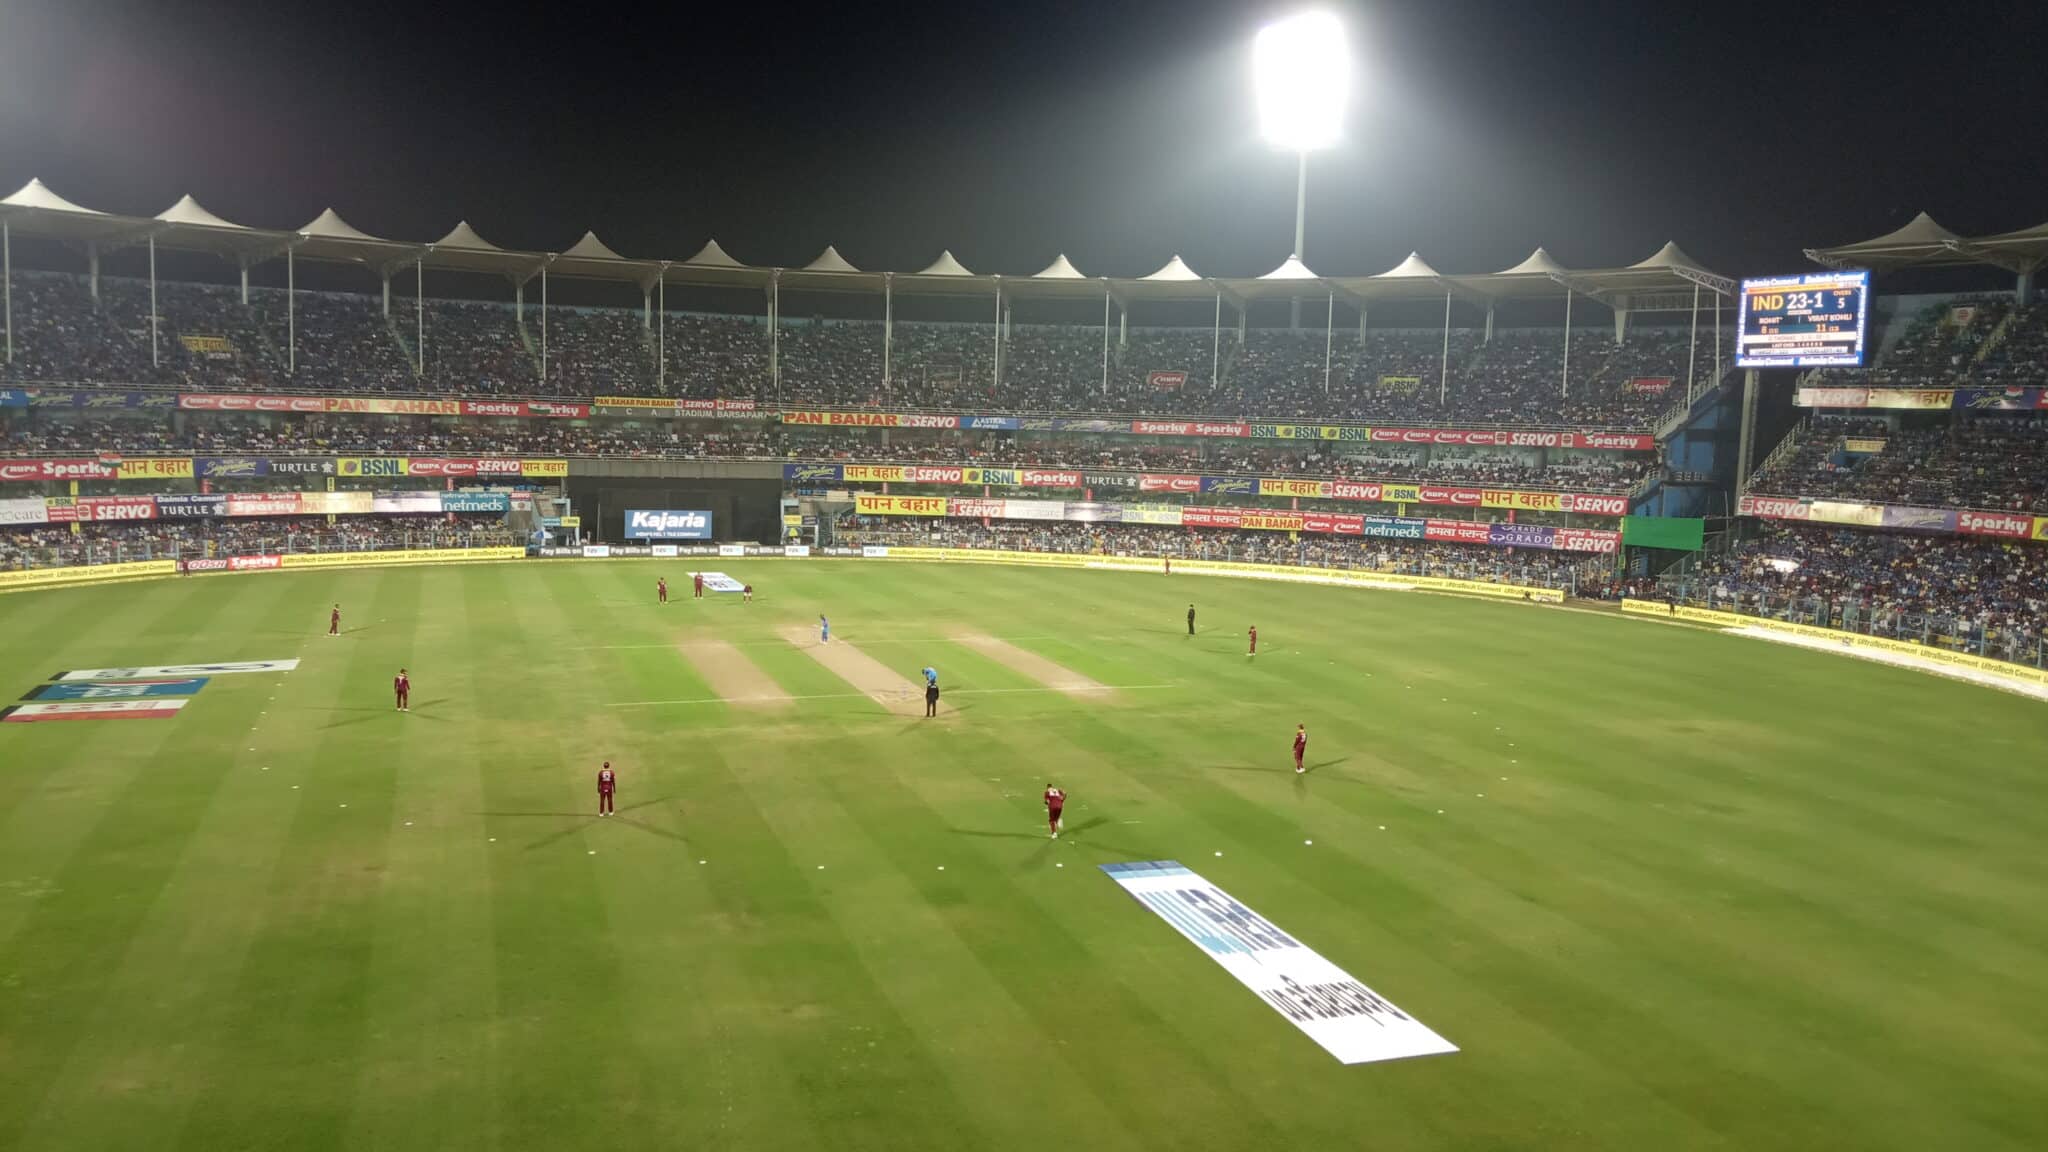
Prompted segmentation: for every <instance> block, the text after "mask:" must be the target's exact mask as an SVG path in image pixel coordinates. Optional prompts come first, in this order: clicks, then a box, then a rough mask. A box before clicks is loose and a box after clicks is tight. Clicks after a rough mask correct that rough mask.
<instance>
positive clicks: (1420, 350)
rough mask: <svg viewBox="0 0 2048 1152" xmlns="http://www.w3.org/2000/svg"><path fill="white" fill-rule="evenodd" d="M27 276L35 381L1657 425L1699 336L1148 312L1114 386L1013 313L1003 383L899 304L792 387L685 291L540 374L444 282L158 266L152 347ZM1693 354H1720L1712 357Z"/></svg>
mask: <svg viewBox="0 0 2048 1152" xmlns="http://www.w3.org/2000/svg"><path fill="white" fill-rule="evenodd" d="M16 280H17V281H18V285H17V292H16V308H17V310H18V316H17V319H18V321H19V324H18V327H19V329H20V330H21V332H22V339H21V340H20V341H18V343H17V349H16V357H15V361H14V363H13V364H12V365H9V366H7V367H6V368H5V370H4V378H6V379H8V380H10V381H17V382H27V383H48V384H80V383H84V384H104V385H136V384H143V385H154V386H161V387H178V388H186V389H193V390H214V391H269V390H291V391H301V392H327V393H354V392H365V391H367V392H387V393H407V394H420V395H460V396H552V397H589V396H597V395H628V396H652V395H674V396H683V397H690V398H727V399H734V398H744V399H754V400H758V401H760V402H762V403H771V402H779V403H781V404H783V405H785V406H798V407H802V406H814V407H866V408H887V407H898V408H918V409H947V410H956V411H973V410H980V411H1001V412H1010V411H1019V412H1051V411H1058V412H1069V413H1074V412H1117V413H1127V414H1157V415H1162V416H1176V415H1179V416H1207V417H1215V418H1227V419H1261V418H1265V419H1305V420H1359V421H1369V420H1381V421H1389V422H1408V423H1428V422H1431V421H1457V422H1463V423H1479V424H1518V425H1519V424H1540V425H1552V426H1556V425H1565V424H1569V425H1573V426H1583V427H1614V428H1642V427H1647V426H1648V425H1649V423H1650V422H1651V421H1652V420H1653V419H1654V418H1655V416H1656V415H1657V414H1658V413H1659V411H1661V410H1662V409H1663V408H1664V407H1666V406H1668V404H1669V399H1668V398H1667V397H1666V396H1665V395H1664V394H1663V393H1662V392H1643V391H1637V390H1635V389H1634V388H1633V387H1632V381H1634V380H1636V379H1638V378H1654V379H1670V380H1678V381H1683V380H1684V379H1686V371H1685V368H1686V362H1685V353H1686V347H1687V344H1686V337H1685V336H1683V335H1677V334H1673V333H1671V332H1668V331H1665V330H1662V329H1657V328H1651V327H1639V328H1638V329H1637V330H1636V331H1635V333H1634V334H1633V335H1632V336H1631V338H1630V340H1629V342H1627V343H1625V344H1621V345H1616V344H1615V343H1614V341H1613V339H1612V337H1611V335H1610V334H1609V333H1607V332H1605V331H1595V330H1592V329H1585V330H1580V331H1577V332H1575V333H1574V334H1573V337H1572V364H1573V367H1572V373H1571V383H1570V385H1569V389H1568V390H1565V388H1564V387H1563V386H1564V381H1563V379H1562V376H1563V373H1562V367H1563V365H1562V355H1563V340H1562V337H1561V334H1560V333H1559V332H1557V331H1554V330H1512V329H1511V330H1504V331H1502V332H1501V333H1499V334H1497V336H1496V339H1495V340H1494V341H1493V342H1492V343H1487V342H1485V341H1483V340H1482V339H1481V338H1480V336H1479V334H1478V333H1476V332H1474V331H1472V330H1470V329H1465V328H1454V329H1453V330H1452V331H1451V333H1450V340H1449V346H1448V357H1449V359H1448V367H1446V360H1445V356H1446V348H1445V344H1444V337H1443V333H1442V332H1440V331H1391V332H1372V333H1368V335H1367V337H1366V339H1365V341H1364V343H1363V344H1361V343H1360V342H1359V340H1358V337H1357V335H1356V334H1355V333H1351V332H1338V333H1334V334H1332V335H1331V336H1330V337H1329V338H1328V341H1327V344H1328V347H1327V348H1326V346H1325V345H1326V337H1325V334H1324V333H1322V332H1320V331H1316V330H1308V331H1302V332H1291V331H1286V330H1277V329H1258V328H1254V329H1251V330H1249V331H1248V332H1247V333H1246V337H1245V340H1244V342H1243V344H1242V345H1240V344H1239V343H1238V341H1237V338H1236V334H1235V333H1234V332H1224V333H1223V334H1222V335H1221V337H1220V339H1219V337H1218V335H1217V333H1216V332H1214V331H1212V330H1211V329H1209V328H1182V329H1175V328H1132V329H1130V330H1129V331H1128V332H1127V333H1126V334H1125V338H1124V339H1123V340H1122V341H1121V342H1120V343H1119V342H1114V341H1113V342H1112V345H1111V348H1110V353H1109V354H1110V365H1109V379H1108V381H1107V387H1106V388H1105V385H1104V380H1103V373H1102V362H1101V361H1102V355H1103V348H1102V344H1103V333H1102V329H1100V328H1097V327H1090V326H1056V325H1016V326H1013V327H1012V328H1011V329H1010V336H1009V339H1008V341H1007V343H1006V344H1005V345H1004V347H1003V350H1002V353H1001V355H1002V373H1001V380H1000V383H998V382H997V378H996V363H995V359H996V355H997V352H996V347H995V341H994V329H993V327H992V326H991V325H986V324H940V323H921V322H898V323H897V324H895V326H894V329H893V333H892V335H891V338H890V341H889V345H890V347H889V354H890V355H889V368H890V370H889V373H888V377H889V378H888V380H887V381H886V382H885V381H884V379H883V375H884V373H883V330H882V325H881V324H879V323H878V322H874V321H849V320H816V319H814V320H803V321H795V322H788V321H786V322H785V323H784V324H783V326H782V331H781V339H780V342H779V344H780V346H779V350H778V351H777V353H776V355H775V356H774V357H773V359H774V361H775V363H776V365H777V366H779V391H778V390H777V387H778V385H777V383H776V382H774V381H773V380H772V378H771V355H770V349H769V340H768V331H767V328H766V327H765V325H764V324H763V323H762V322H761V321H760V320H759V319H757V318H750V317H730V316H711V315H702V314H693V313H670V314H668V315H666V316H664V317H662V318H661V323H660V324H659V325H658V327H659V329H660V333H659V336H658V337H657V335H656V334H655V333H654V332H651V331H649V330H648V328H647V327H646V326H644V324H643V318H642V315H641V313H640V312H639V310H637V309H621V308H585V307H566V308H565V307H559V306H558V307H556V308H554V309H552V310H551V311H550V312H549V314H548V318H547V331H546V333H545V336H546V341H545V342H546V353H547V355H546V377H545V378H543V377H542V376H541V360H542V356H541V353H542V347H541V345H542V332H541V327H540V325H541V320H540V315H539V310H538V309H537V308H535V307H533V306H532V305H530V304H529V305H527V306H525V307H524V308H523V309H517V308H515V306H514V305H513V304H511V303H505V302H489V301H472V300H440V299H431V298H430V299H428V300H426V301H425V302H424V305H423V308H422V309H421V312H422V313H423V314H422V315H420V316H415V315H413V313H414V306H413V305H412V304H411V303H410V302H407V301H403V300H399V301H394V303H393V305H392V308H393V311H392V314H391V315H390V316H386V315H385V314H384V312H383V308H382V305H381V304H380V302H379V301H378V300H376V299H375V298H373V297H370V296H367V295H360V294H352V293H346V292H324V291H321V292H316V291H301V292H297V293H295V294H293V295H292V296H291V298H290V299H289V301H288V300H287V296H286V293H285V292H283V291H282V290H279V289H275V288H262V287H258V288H253V289H251V290H250V296H249V303H248V304H247V305H244V304H243V303H242V302H241V299H240V296H239V293H238V291H237V290H236V289H232V288H228V287H223V286H218V285H209V284H196V283H190V282H182V281H170V280H164V281H159V282H158V284H157V319H158V326H159V335H158V338H157V341H156V348H157V353H158V355H157V360H158V362H157V363H155V364H152V363H151V357H150V322H149V318H150V311H149V309H150V303H149V299H150V298H149V290H148V285H147V283H145V282H143V281H139V280H133V279H124V278H120V277H103V278H102V279H101V281H100V296H99V299H98V302H97V303H95V301H94V300H93V298H92V296H91V294H90V291H89V288H88V282H87V281H86V279H85V278H83V277H79V276H72V275H64V274H54V273H36V272H23V273H18V274H17V276H16ZM287 309H289V310H290V314H289V315H288V314H287ZM422 335H423V336H424V341H425V348H426V356H425V363H424V368H423V370H422V366H421V364H420V341H421V338H422ZM288 347H289V348H291V349H293V351H292V352H291V353H290V354H288V353H287V348H288ZM1701 347H1702V348H1703V349H1704V348H1706V347H1707V345H1706V344H1705V343H1704V342H1703V343H1702V344H1701ZM1326 355H1327V358H1328V362H1329V364H1328V367H1329V382H1328V386H1327V388H1326V387H1325V382H1324V370H1325V358H1326ZM1700 355H1701V357H1702V358H1703V359H1704V357H1705V356H1706V355H1707V353H1706V352H1704V351H1702V352H1701V353H1700ZM657 356H661V357H663V359H664V361H665V362H662V363H657ZM1697 367H1698V369H1699V370H1700V371H1703V372H1705V373H1706V374H1708V375H1711V370H1712V369H1711V361H1705V362H1704V363H1703V364H1702V365H1699V366H1697Z"/></svg>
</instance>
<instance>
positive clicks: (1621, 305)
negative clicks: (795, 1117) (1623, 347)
mask: <svg viewBox="0 0 2048 1152" xmlns="http://www.w3.org/2000/svg"><path fill="white" fill-rule="evenodd" d="M1614 342H1615V344H1617V345H1620V344H1626V343H1627V342H1628V297H1627V296H1616V297H1614Z"/></svg>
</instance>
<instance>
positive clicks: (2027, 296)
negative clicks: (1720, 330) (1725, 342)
mask: <svg viewBox="0 0 2048 1152" xmlns="http://www.w3.org/2000/svg"><path fill="white" fill-rule="evenodd" d="M2012 297H2013V307H2015V308H2025V307H2026V306H2027V305H2028V304H2030V303H2032V302H2033V299H2034V270H2033V269H2031V268H2029V269H2027V270H2026V271H2025V272H2022V273H2020V274H2019V279H2018V280H2017V281H2016V282H2015V283H2014V284H2013V287H2012ZM1720 299H1721V298H1720V295H1719V294H1718V293H1717V294H1716V295H1715V297H1714V302H1715V304H1717V305H1718V304H1719V303H1720Z"/></svg>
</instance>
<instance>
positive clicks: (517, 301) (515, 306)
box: [512, 281, 526, 328]
mask: <svg viewBox="0 0 2048 1152" xmlns="http://www.w3.org/2000/svg"><path fill="white" fill-rule="evenodd" d="M512 318H513V319H514V320H516V321H518V322H519V326H520V327H521V328H524V327H526V285H524V284H521V283H519V282H518V281H514V282H513V284H512Z"/></svg>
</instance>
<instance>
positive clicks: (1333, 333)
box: [1323, 292, 1337, 397]
mask: <svg viewBox="0 0 2048 1152" xmlns="http://www.w3.org/2000/svg"><path fill="white" fill-rule="evenodd" d="M1336 338H1337V294H1336V293H1335V292H1332V293H1330V299H1329V302H1328V303H1327V304H1325V305H1324V306H1323V395H1324V396H1326V397H1327V396H1328V395H1329V394H1330V352H1331V349H1332V348H1333V347H1334V346H1335V341H1336Z"/></svg>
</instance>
